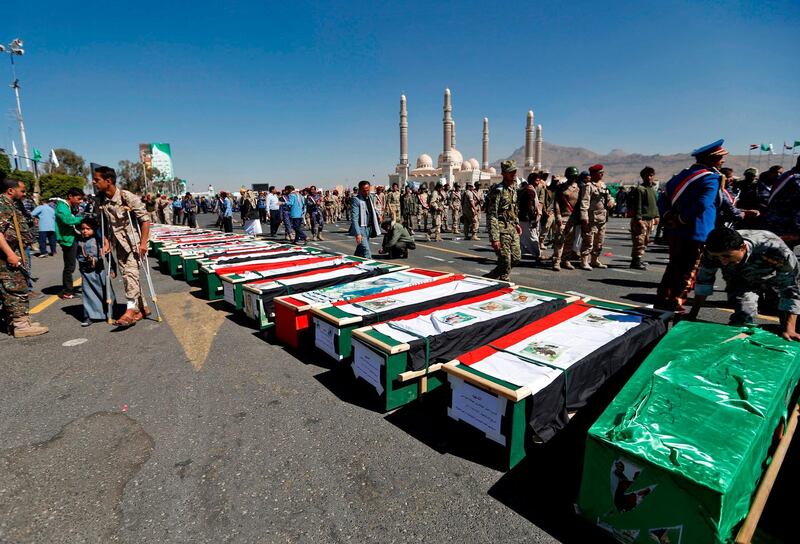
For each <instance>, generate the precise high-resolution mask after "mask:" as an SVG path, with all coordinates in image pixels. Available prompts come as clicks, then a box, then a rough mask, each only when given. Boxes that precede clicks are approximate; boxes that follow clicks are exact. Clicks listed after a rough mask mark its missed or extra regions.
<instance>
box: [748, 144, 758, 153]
mask: <svg viewBox="0 0 800 544" xmlns="http://www.w3.org/2000/svg"><path fill="white" fill-rule="evenodd" d="M754 149H758V144H750V151H753V150H754Z"/></svg>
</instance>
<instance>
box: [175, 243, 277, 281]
mask: <svg viewBox="0 0 800 544" xmlns="http://www.w3.org/2000/svg"><path fill="white" fill-rule="evenodd" d="M281 247H284V246H283V244H277V243H275V242H269V241H262V240H238V241H236V242H227V243H222V244H219V245H212V246H205V247H200V248H192V249H169V250H165V251H164V253H166V254H167V272H169V274H170V275H171V276H172V277H173V278H175V279H182V280H187V281H191V280H192V279H194V278H195V277H196V276H197V269H198V268H199V266H200V264H199V263H203V262H204V261H205V260H206V259H210V258H212V257H214V256H221V255H228V254H234V253H236V254H243V255H244V254H248V253H256V252H265V251H270V250H274V249H277V248H281Z"/></svg>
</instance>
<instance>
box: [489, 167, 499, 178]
mask: <svg viewBox="0 0 800 544" xmlns="http://www.w3.org/2000/svg"><path fill="white" fill-rule="evenodd" d="M489 173H490V174H491V175H493V176H494V175H496V174H497V168H495V167H494V166H490V167H489Z"/></svg>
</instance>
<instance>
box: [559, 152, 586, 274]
mask: <svg viewBox="0 0 800 544" xmlns="http://www.w3.org/2000/svg"><path fill="white" fill-rule="evenodd" d="M578 175H579V173H578V169H577V168H575V167H574V166H570V167H569V168H567V169H566V170H565V171H564V176H566V178H567V180H566V181H565V182H563V183H559V184H558V185H555V187H553V216H554V217H555V219H554V221H553V270H555V271H556V272H558V271H560V270H561V267H564V268H566V269H567V270H574V269H575V267H574V266H572V263H571V262H569V258H568V257H569V254H571V253H572V244H573V242H574V240H575V219H576V215H577V214H576V213H575V212H576V210H577V207H578V197H579V196H580V191H581V189H580V186H579V185H578ZM553 181H554V182H555V180H553ZM565 245H566V246H567V258H565V257H564V246H565Z"/></svg>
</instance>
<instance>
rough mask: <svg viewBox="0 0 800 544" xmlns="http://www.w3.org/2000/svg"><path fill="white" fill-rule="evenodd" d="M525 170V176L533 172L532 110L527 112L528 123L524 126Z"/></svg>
mask: <svg viewBox="0 0 800 544" xmlns="http://www.w3.org/2000/svg"><path fill="white" fill-rule="evenodd" d="M525 170H526V171H527V172H526V175H527V174H528V173H529V172H531V171H532V170H533V110H528V123H527V124H526V125H525Z"/></svg>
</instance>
